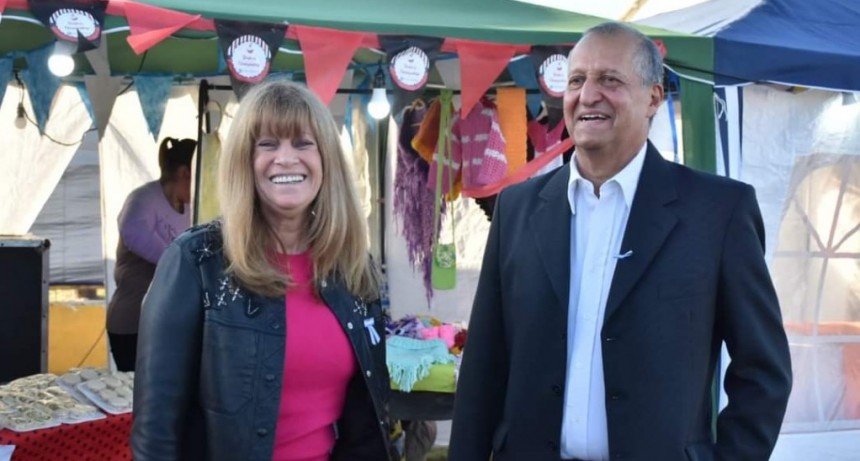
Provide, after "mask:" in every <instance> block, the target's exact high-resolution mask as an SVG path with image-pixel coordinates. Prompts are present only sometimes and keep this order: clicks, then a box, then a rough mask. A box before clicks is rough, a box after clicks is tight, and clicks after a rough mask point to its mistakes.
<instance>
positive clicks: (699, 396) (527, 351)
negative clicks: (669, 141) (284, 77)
mask: <svg viewBox="0 0 860 461" xmlns="http://www.w3.org/2000/svg"><path fill="white" fill-rule="evenodd" d="M661 82H662V59H661V57H660V54H659V52H658V50H657V48H656V46H655V45H654V44H653V42H652V41H651V40H649V39H647V38H646V37H645V36H644V35H642V34H641V33H639V32H638V31H636V30H635V29H632V28H630V27H628V26H625V25H621V24H617V23H608V24H603V25H600V26H596V27H594V28H592V29H590V30H589V31H587V32H586V33H585V35H584V36H583V38H582V40H580V41H579V42H578V43H577V45H576V46H575V47H574V49H573V50H572V51H571V54H570V59H569V79H568V87H567V90H566V92H565V95H564V121H565V124H566V125H567V129H568V132H569V133H570V134H571V136H572V137H573V140H574V142H575V145H576V151H575V154H574V157H573V160H572V161H571V162H570V165H565V166H564V167H562V168H559V169H558V170H556V171H555V172H552V173H549V174H547V175H544V176H541V177H538V178H536V179H532V180H530V181H527V182H525V183H522V184H519V185H516V186H512V187H510V188H508V189H506V190H505V191H503V192H502V193H501V195H500V196H499V198H498V201H497V204H496V210H495V213H494V216H493V223H492V225H491V228H490V234H489V238H488V241H487V247H486V250H485V254H484V262H483V267H482V269H481V277H480V281H479V283H478V289H477V293H476V296H475V302H474V306H473V310H472V317H471V321H470V323H469V340H468V344H467V345H466V347H465V356H464V358H463V364H462V369H461V373H460V379H459V384H458V388H457V396H456V404H455V410H454V423H453V429H452V436H451V445H450V451H449V458H448V459H449V460H450V461H486V460H487V459H489V457H490V455H491V454H492V459H493V461H512V460H515V461H541V460H553V461H555V460H559V459H579V460H588V461H609V460H625V461H711V460H719V461H746V460H749V461H764V460H767V459H768V457H769V456H770V453H771V451H772V450H773V446H774V444H775V443H776V438H777V435H778V433H779V428H780V425H781V424H782V418H783V415H784V412H785V406H786V403H787V400H788V395H789V391H790V389H791V364H790V358H789V351H788V343H787V340H786V336H785V332H784V329H783V325H782V319H781V315H780V310H779V304H778V302H777V299H776V294H775V292H774V289H773V285H772V283H771V280H770V276H769V274H768V270H767V267H766V265H765V261H764V256H763V253H764V233H763V226H762V220H761V213H760V212H759V208H758V205H757V203H756V199H755V192H754V191H753V188H752V187H750V186H748V185H746V184H742V183H740V182H736V181H732V180H729V179H725V178H720V177H717V176H713V175H708V174H704V173H700V172H697V171H693V170H691V169H688V168H685V167H683V166H680V165H677V164H674V163H671V162H667V161H665V160H664V159H663V158H662V157H661V155H660V153H659V152H658V151H657V150H656V149H655V148H654V146H652V145H651V144H650V143H649V142H648V140H647V137H648V129H649V125H650V120H651V118H652V117H653V116H654V114H655V113H656V111H657V109H658V107H659V105H660V104H661V103H662V100H663V87H662V85H661ZM723 342H725V344H726V346H727V348H728V351H729V354H730V356H731V362H730V365H729V367H728V370H727V371H726V374H725V390H726V393H727V395H728V406H726V407H725V409H723V410H722V411H721V412H720V413H719V416H718V418H717V426H716V438H714V435H713V431H712V415H713V406H712V390H711V383H712V382H713V377H714V373H715V370H716V369H717V367H718V358H719V356H720V347H721V344H722V343H723Z"/></svg>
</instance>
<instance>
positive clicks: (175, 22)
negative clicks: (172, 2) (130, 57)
mask: <svg viewBox="0 0 860 461" xmlns="http://www.w3.org/2000/svg"><path fill="white" fill-rule="evenodd" d="M125 17H126V19H127V20H128V26H129V28H131V34H129V36H128V38H127V39H126V40H128V44H129V45H130V46H131V49H132V50H134V52H135V53H137V54H141V53H143V52H144V51H146V50H148V49H150V48H152V47H153V46H155V45H157V44H158V43H160V42H161V41H162V40H164V39H166V38H167V37H170V36H171V35H173V34H174V33H176V32H178V31H179V30H180V29H182V28H184V27H187V26H189V25H190V24H191V23H193V22H195V21H197V20H198V19H200V17H201V16H200V15H199V14H197V15H192V14H186V13H181V12H179V11H173V10H169V9H166V8H159V7H157V6H152V5H145V4H143V3H136V2H125Z"/></svg>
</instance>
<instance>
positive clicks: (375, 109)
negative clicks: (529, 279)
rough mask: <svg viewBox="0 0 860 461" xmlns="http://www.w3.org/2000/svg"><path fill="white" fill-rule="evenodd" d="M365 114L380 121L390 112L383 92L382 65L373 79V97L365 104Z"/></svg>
mask: <svg viewBox="0 0 860 461" xmlns="http://www.w3.org/2000/svg"><path fill="white" fill-rule="evenodd" d="M367 112H368V113H369V114H370V116H371V117H373V118H375V119H377V120H382V119H383V118H385V117H387V116H388V113H389V112H391V104H389V102H388V95H387V94H386V90H385V73H384V72H382V64H380V65H379V69H378V70H377V71H376V75H375V76H374V77H373V96H371V97H370V102H369V103H367Z"/></svg>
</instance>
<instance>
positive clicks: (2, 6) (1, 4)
mask: <svg viewBox="0 0 860 461" xmlns="http://www.w3.org/2000/svg"><path fill="white" fill-rule="evenodd" d="M6 3H7V0H0V16H2V15H3V12H4V11H6ZM4 91H5V90H4Z"/></svg>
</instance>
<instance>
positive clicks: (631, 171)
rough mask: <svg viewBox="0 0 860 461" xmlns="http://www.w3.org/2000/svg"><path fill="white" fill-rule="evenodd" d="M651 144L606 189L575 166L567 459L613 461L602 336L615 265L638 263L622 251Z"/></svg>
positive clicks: (565, 422)
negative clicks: (597, 189)
mask: <svg viewBox="0 0 860 461" xmlns="http://www.w3.org/2000/svg"><path fill="white" fill-rule="evenodd" d="M646 146H647V143H646V144H645V145H643V146H642V148H641V149H640V150H639V153H638V154H636V156H635V157H634V158H633V160H631V161H630V163H628V164H627V166H625V167H624V169H622V170H621V171H619V172H618V174H616V175H615V176H613V177H612V178H610V179H608V180H607V181H606V182H605V183H603V185H601V186H600V194H599V196H598V195H595V193H594V185H593V184H592V183H591V182H590V181H588V180H587V179H585V178H584V177H582V176H581V175H580V174H579V169H578V168H577V166H576V153H575V152H574V156H573V159H572V160H571V162H570V182H569V183H568V189H567V198H568V202H569V203H570V211H571V213H572V214H571V218H570V219H571V225H570V234H571V235H570V301H569V305H568V321H567V377H566V380H565V394H564V413H563V414H564V416H563V419H562V426H561V457H562V458H564V459H570V458H579V459H585V460H589V461H608V460H609V437H608V431H607V427H606V402H605V388H604V383H603V349H602V345H601V339H600V331H601V329H602V327H603V314H604V311H605V310H606V300H607V298H608V297H609V288H610V286H611V285H612V276H613V274H614V273H615V265H616V264H617V263H618V262H619V261H620V260H623V259H626V258H628V257H632V256H633V255H632V253H631V251H632V250H633V249H631V248H621V240H622V239H623V237H624V229H625V228H626V227H627V218H628V216H629V215H630V207H631V205H632V204H633V197H634V195H635V194H636V187H637V186H638V184H639V174H640V173H641V172H642V164H643V163H644V161H645V150H646Z"/></svg>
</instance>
